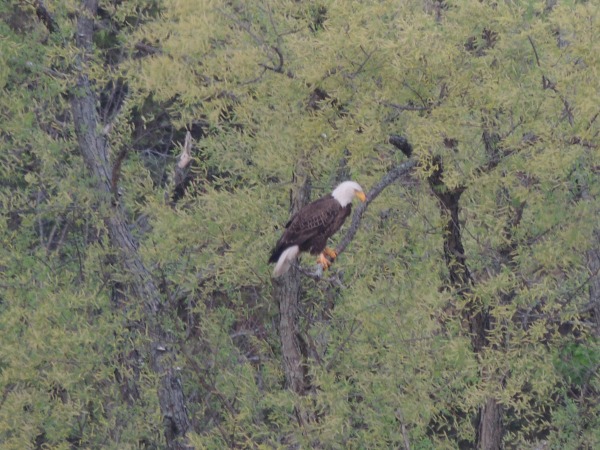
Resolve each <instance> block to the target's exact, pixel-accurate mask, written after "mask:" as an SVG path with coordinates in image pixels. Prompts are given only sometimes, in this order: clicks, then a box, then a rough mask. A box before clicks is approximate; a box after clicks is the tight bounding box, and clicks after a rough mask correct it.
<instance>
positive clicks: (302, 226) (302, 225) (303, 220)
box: [269, 196, 351, 262]
mask: <svg viewBox="0 0 600 450" xmlns="http://www.w3.org/2000/svg"><path fill="white" fill-rule="evenodd" d="M350 208H351V206H350V205H348V206H346V207H345V208H342V207H341V206H340V204H339V202H338V201H337V200H336V199H334V198H333V197H331V196H327V197H323V198H320V199H318V200H316V201H314V202H312V203H309V204H308V205H306V206H304V207H303V208H302V209H300V211H298V212H297V213H296V214H295V215H294V216H293V217H292V218H291V219H290V220H289V222H288V223H287V224H286V225H285V228H286V229H285V231H284V233H283V235H282V236H281V238H280V239H279V241H278V242H277V245H276V246H275V249H274V250H273V253H272V255H271V258H270V260H269V261H270V262H274V261H277V259H278V258H279V255H281V253H282V252H283V251H284V250H285V249H286V248H288V247H291V246H293V245H297V246H298V247H300V250H301V251H310V252H311V253H313V254H314V253H319V252H321V251H322V250H323V248H325V244H326V243H327V239H328V238H329V237H330V236H331V235H332V234H333V233H335V232H336V231H337V230H338V229H339V228H340V227H341V226H342V223H343V222H344V220H345V218H346V217H347V216H348V215H349V214H350Z"/></svg>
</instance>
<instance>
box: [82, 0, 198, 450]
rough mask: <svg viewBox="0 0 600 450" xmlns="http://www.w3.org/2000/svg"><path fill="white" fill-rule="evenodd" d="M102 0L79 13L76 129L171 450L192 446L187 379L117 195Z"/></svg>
mask: <svg viewBox="0 0 600 450" xmlns="http://www.w3.org/2000/svg"><path fill="white" fill-rule="evenodd" d="M97 8H98V1H97V0H84V2H83V7H82V9H81V11H80V12H79V14H78V16H77V38H76V43H77V47H78V48H79V49H80V50H81V53H80V56H79V58H78V60H77V71H78V74H77V85H76V87H75V89H73V92H72V96H71V106H72V112H73V121H74V124H75V132H76V134H77V139H78V142H79V148H80V151H81V154H82V155H83V159H84V161H85V164H86V166H87V168H88V170H89V172H90V175H91V176H92V177H94V179H95V180H96V188H97V190H98V192H99V201H100V202H101V203H103V206H104V207H105V208H106V209H105V211H106V213H105V218H104V220H105V223H106V226H107V229H108V232H109V235H110V240H111V244H112V246H113V247H114V249H115V250H116V251H117V253H118V255H119V263H120V264H121V265H122V267H123V269H124V271H125V272H126V273H128V274H129V275H130V288H131V291H132V293H133V296H134V297H135V299H136V300H137V301H139V302H141V303H143V308H144V313H145V322H146V326H147V329H148V332H149V334H150V339H151V344H150V349H149V359H150V366H151V368H152V370H153V371H154V372H155V373H156V374H157V375H158V376H159V377H160V385H159V388H158V399H159V403H160V408H161V412H162V415H163V419H164V425H165V429H164V433H165V438H166V441H167V448H169V449H177V450H179V449H188V448H190V446H189V445H187V443H186V441H185V436H186V433H187V431H188V430H189V429H190V420H189V417H188V414H187V410H186V408H185V404H184V395H183V389H182V385H181V381H180V379H179V376H178V374H177V372H176V371H175V369H174V368H173V367H172V366H171V364H172V360H173V357H174V351H173V349H172V348H171V347H170V345H169V341H170V339H169V336H168V334H167V333H166V332H165V330H164V329H162V327H161V325H160V316H161V306H162V305H161V298H160V292H159V290H158V287H157V286H156V284H155V283H154V280H153V278H152V275H151V274H150V272H149V271H148V269H147V268H146V267H145V265H144V263H143V262H142V260H141V258H140V255H139V253H138V251H137V246H136V243H135V241H134V239H133V236H132V234H131V232H130V227H129V224H128V223H127V221H126V219H125V217H124V215H123V213H122V211H121V209H120V207H119V205H118V203H117V202H114V201H113V199H112V195H111V180H112V175H113V174H112V171H111V166H110V162H109V157H108V151H109V148H108V144H107V142H106V139H105V138H104V136H103V135H102V134H100V133H99V129H100V127H99V125H100V124H99V116H98V111H97V110H96V104H97V97H96V95H95V94H94V92H93V91H92V88H91V83H90V81H89V78H88V76H87V74H86V73H85V69H86V64H87V62H88V61H89V58H90V56H91V54H92V45H93V44H92V42H93V41H92V39H93V31H94V17H95V16H96V13H97Z"/></svg>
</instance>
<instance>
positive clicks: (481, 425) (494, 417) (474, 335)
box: [428, 158, 504, 450]
mask: <svg viewBox="0 0 600 450" xmlns="http://www.w3.org/2000/svg"><path fill="white" fill-rule="evenodd" d="M434 164H436V165H437V167H438V168H437V169H436V170H435V171H434V173H433V174H432V175H431V176H430V177H429V180H428V181H429V185H430V186H431V189H432V191H433V193H434V195H435V196H436V197H437V198H438V200H439V205H440V213H441V214H442V217H443V218H444V220H445V221H446V224H445V227H444V228H445V229H444V259H445V261H446V267H447V268H448V273H449V279H450V283H451V284H452V287H453V289H455V290H456V292H457V294H458V295H460V296H461V297H463V298H466V299H467V300H468V303H467V307H466V308H465V311H464V312H463V320H465V322H467V323H468V326H469V335H470V338H471V348H472V349H473V351H474V352H475V353H481V352H483V351H484V350H485V348H486V346H487V345H488V340H487V333H488V331H490V327H491V321H490V316H489V313H488V311H487V308H485V307H484V305H482V304H481V302H480V301H478V299H477V298H476V297H473V296H470V295H468V294H469V293H471V292H472V287H473V278H472V277H471V272H470V271H469V267H468V265H467V258H466V255H465V249H464V246H463V244H462V236H461V229H460V222H459V214H458V213H459V200H460V197H461V195H462V193H463V191H464V189H463V188H461V187H459V188H456V189H454V190H449V189H448V188H447V187H446V185H445V184H444V182H443V179H442V173H443V168H442V161H441V159H439V158H437V159H436V160H435V161H434ZM477 428H478V433H477V439H476V441H477V442H476V447H477V448H478V449H482V450H483V449H485V450H492V449H499V448H500V447H501V445H502V437H503V434H504V429H503V425H502V408H501V406H500V405H499V404H498V403H497V402H496V400H495V399H494V398H492V397H488V398H487V399H486V400H485V403H484V405H483V406H482V407H481V408H480V409H479V413H478V417H477Z"/></svg>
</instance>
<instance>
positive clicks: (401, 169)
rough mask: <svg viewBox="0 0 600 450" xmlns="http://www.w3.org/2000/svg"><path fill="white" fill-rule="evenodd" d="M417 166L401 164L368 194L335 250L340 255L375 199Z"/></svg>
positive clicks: (407, 162) (412, 162) (411, 163)
mask: <svg viewBox="0 0 600 450" xmlns="http://www.w3.org/2000/svg"><path fill="white" fill-rule="evenodd" d="M416 165H417V162H416V161H413V160H410V161H406V162H404V163H402V164H400V165H399V166H397V167H395V168H393V169H392V170H390V171H389V172H388V173H387V174H385V175H384V177H383V178H382V179H381V180H380V181H379V182H378V183H377V184H376V185H375V186H373V187H372V188H371V190H370V191H369V192H368V193H367V201H366V202H364V203H362V204H361V205H359V207H358V208H357V209H356V212H355V213H354V215H353V216H352V224H351V225H350V228H349V229H348V231H347V233H346V235H345V236H344V237H343V238H342V240H341V241H340V243H339V245H338V246H337V248H336V249H335V251H336V253H337V254H338V255H339V254H340V253H342V252H343V251H344V250H345V249H346V247H347V246H348V244H350V242H351V241H352V239H354V235H356V232H357V231H358V227H359V225H360V221H361V219H362V215H363V214H364V212H365V211H366V209H367V207H368V206H369V204H370V203H371V202H372V201H373V200H375V198H377V196H378V195H379V194H381V192H382V191H383V190H384V189H385V188H386V187H388V186H389V185H390V184H392V183H393V182H394V181H396V180H397V179H398V178H400V177H401V176H402V175H405V174H407V173H409V172H410V171H411V170H412V169H413V168H414V167H415V166H416Z"/></svg>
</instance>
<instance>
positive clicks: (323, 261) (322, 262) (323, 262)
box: [317, 252, 331, 270]
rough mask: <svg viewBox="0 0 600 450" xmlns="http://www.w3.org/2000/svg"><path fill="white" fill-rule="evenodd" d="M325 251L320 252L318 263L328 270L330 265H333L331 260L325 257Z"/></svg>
mask: <svg viewBox="0 0 600 450" xmlns="http://www.w3.org/2000/svg"><path fill="white" fill-rule="evenodd" d="M324 253H325V252H323V253H320V254H319V256H317V264H320V265H321V267H323V270H327V269H329V266H331V262H329V260H328V259H327V258H326V257H325V255H324Z"/></svg>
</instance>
